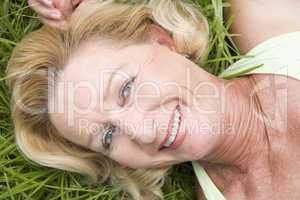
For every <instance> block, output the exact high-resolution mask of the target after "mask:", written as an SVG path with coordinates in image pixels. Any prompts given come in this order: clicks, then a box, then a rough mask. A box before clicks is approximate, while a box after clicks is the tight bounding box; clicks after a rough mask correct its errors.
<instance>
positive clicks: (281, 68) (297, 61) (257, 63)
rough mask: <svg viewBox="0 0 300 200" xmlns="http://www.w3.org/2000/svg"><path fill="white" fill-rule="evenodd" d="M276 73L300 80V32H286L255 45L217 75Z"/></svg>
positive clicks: (235, 75)
mask: <svg viewBox="0 0 300 200" xmlns="http://www.w3.org/2000/svg"><path fill="white" fill-rule="evenodd" d="M248 74H277V75H284V76H289V77H292V78H294V79H297V80H300V32H292V33H286V34H283V35H280V36H277V37H274V38H271V39H269V40H267V41H265V42H262V43H261V44H259V45H257V46H256V47H255V48H253V49H252V50H251V51H249V52H248V53H247V54H246V56H245V57H244V58H242V59H240V60H239V61H237V62H236V63H234V64H233V65H231V66H230V67H229V68H227V69H226V70H225V71H224V72H223V73H221V74H220V75H219V77H221V78H224V79H231V78H235V77H239V76H242V75H248Z"/></svg>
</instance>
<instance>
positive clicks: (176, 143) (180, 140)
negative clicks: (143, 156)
mask: <svg viewBox="0 0 300 200" xmlns="http://www.w3.org/2000/svg"><path fill="white" fill-rule="evenodd" d="M177 109H178V111H179V114H180V122H179V127H178V131H177V134H176V137H175V140H174V141H173V143H172V144H171V145H170V146H169V147H165V146H164V145H165V144H166V142H167V141H168V139H169V138H170V136H171V134H172V133H171V132H172V130H171V128H172V124H173V119H174V115H175V110H177ZM182 122H183V114H182V111H181V109H180V105H177V106H176V107H175V109H174V111H173V113H172V115H171V118H170V120H169V124H168V131H167V135H166V136H165V138H164V139H163V141H162V143H161V144H160V148H159V149H160V150H161V149H164V148H171V149H177V148H178V147H179V146H180V145H181V144H182V143H183V140H184V138H185V134H183V132H182V126H181V125H182Z"/></svg>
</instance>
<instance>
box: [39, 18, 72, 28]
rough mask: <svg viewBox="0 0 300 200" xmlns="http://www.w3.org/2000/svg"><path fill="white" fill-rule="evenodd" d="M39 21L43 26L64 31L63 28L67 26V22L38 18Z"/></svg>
mask: <svg viewBox="0 0 300 200" xmlns="http://www.w3.org/2000/svg"><path fill="white" fill-rule="evenodd" d="M40 19H41V21H42V22H43V24H47V25H48V26H51V27H53V28H57V29H65V27H66V26H67V22H66V21H64V20H51V19H47V18H42V17H40Z"/></svg>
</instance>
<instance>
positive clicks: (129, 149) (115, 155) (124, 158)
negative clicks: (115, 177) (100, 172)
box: [109, 136, 150, 169]
mask: <svg viewBox="0 0 300 200" xmlns="http://www.w3.org/2000/svg"><path fill="white" fill-rule="evenodd" d="M124 137H125V136H124ZM124 137H123V138H121V137H120V138H118V139H116V138H115V140H114V146H113V149H112V151H111V152H110V154H109V157H110V159H112V160H114V161H116V162H118V163H119V164H120V165H122V166H126V167H130V168H133V169H138V168H144V167H149V166H150V162H149V161H150V158H149V156H147V155H146V154H145V153H144V152H143V151H142V150H141V149H140V148H139V146H138V145H137V144H135V143H134V142H133V141H131V140H130V139H128V138H127V139H126V138H124Z"/></svg>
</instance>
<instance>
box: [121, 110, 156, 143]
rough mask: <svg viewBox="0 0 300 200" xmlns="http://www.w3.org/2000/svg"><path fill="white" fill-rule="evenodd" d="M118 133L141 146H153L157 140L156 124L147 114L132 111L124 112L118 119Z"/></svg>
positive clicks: (150, 115)
mask: <svg viewBox="0 0 300 200" xmlns="http://www.w3.org/2000/svg"><path fill="white" fill-rule="evenodd" d="M119 121H120V122H119V131H120V132H121V134H125V135H127V136H128V137H129V138H130V139H132V140H134V141H135V142H137V143H139V144H141V145H143V144H144V145H148V144H154V143H155V142H156V140H157V126H156V125H157V122H156V121H155V116H154V115H153V114H150V113H148V112H140V111H139V110H137V109H134V106H132V107H130V108H129V110H126V111H124V113H122V116H120V118H119Z"/></svg>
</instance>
